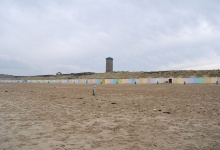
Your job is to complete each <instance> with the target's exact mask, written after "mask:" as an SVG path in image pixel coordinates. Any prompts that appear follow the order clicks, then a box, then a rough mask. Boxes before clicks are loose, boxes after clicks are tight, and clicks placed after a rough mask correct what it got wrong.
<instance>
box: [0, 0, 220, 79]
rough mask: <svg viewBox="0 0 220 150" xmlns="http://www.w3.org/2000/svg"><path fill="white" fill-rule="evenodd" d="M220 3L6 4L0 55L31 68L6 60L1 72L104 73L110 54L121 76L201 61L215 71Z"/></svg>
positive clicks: (0, 13) (51, 0)
mask: <svg viewBox="0 0 220 150" xmlns="http://www.w3.org/2000/svg"><path fill="white" fill-rule="evenodd" d="M219 4H220V2H219V1H217V0H213V1H207V0H194V1H190V0H184V1H174V0H165V1H162V0H156V1H155V0H154V1H152V0H139V1H133V0H111V1H110V0H105V1H103V0H82V1H77V0H73V1H72V0H65V1H61V0H48V1H43V0H38V1H34V0H30V1H27V0H21V1H16V0H7V1H1V2H0V52H1V55H4V56H9V57H12V58H21V59H22V60H24V61H25V62H28V63H27V64H29V65H30V66H31V69H30V67H27V68H26V69H23V70H22V71H19V70H18V69H16V70H14V69H13V68H10V67H8V63H6V62H5V61H4V62H2V63H1V70H2V72H1V73H10V74H20V73H18V72H21V75H22V74H25V75H28V74H32V75H34V74H41V73H44V74H51V73H53V72H54V73H56V72H58V71H61V72H66V73H67V72H70V73H71V72H81V71H95V72H104V71H105V58H106V57H108V56H111V57H113V58H114V68H115V70H118V71H119V70H129V71H143V70H145V69H146V70H147V71H151V70H161V69H163V70H171V69H187V68H196V67H195V65H197V66H198V69H199V63H201V64H202V66H201V65H200V66H201V69H218V68H220V65H219V62H218V61H217V60H218V59H219V58H220V50H219V48H220V45H219V42H218V41H219V39H220V36H219V35H220V15H219V14H220V10H219V8H218V6H219ZM207 55H208V56H209V57H207ZM212 56H214V57H212ZM210 58H212V59H213V61H209V60H210ZM4 64H5V65H4ZM10 64H13V61H12V62H11V63H10ZM25 64H26V63H24V64H21V66H24V65H25ZM194 64H195V65H194ZM17 65H18V66H19V63H17ZM12 66H13V65H12ZM27 66H28V65H27ZM3 68H5V69H4V70H3ZM17 68H19V67H17ZM6 70H7V71H6ZM56 70H57V71H56ZM3 71H5V72H3Z"/></svg>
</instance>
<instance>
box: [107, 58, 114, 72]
mask: <svg viewBox="0 0 220 150" xmlns="http://www.w3.org/2000/svg"><path fill="white" fill-rule="evenodd" d="M106 72H113V58H111V57H108V58H106Z"/></svg>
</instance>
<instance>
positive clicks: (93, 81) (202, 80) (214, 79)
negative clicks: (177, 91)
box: [0, 77, 220, 84]
mask: <svg viewBox="0 0 220 150" xmlns="http://www.w3.org/2000/svg"><path fill="white" fill-rule="evenodd" d="M0 82H1V83H72V84H74V83H75V84H162V83H174V84H204V83H206V84H218V83H220V77H204V78H139V79H66V80H65V79H62V80H0Z"/></svg>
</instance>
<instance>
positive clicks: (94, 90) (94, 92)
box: [92, 84, 96, 96]
mask: <svg viewBox="0 0 220 150" xmlns="http://www.w3.org/2000/svg"><path fill="white" fill-rule="evenodd" d="M95 94H96V85H95V84H93V93H92V95H93V96H95Z"/></svg>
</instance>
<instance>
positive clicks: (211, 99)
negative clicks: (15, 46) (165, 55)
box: [0, 83, 220, 150]
mask: <svg viewBox="0 0 220 150" xmlns="http://www.w3.org/2000/svg"><path fill="white" fill-rule="evenodd" d="M92 88H93V85H92V84H47V83H45V84H43V83H42V84H28V83H26V84H25V83H24V84H23V83H17V84H16V83H15V84H10V83H1V84H0V149H1V150H4V149H5V150H17V149H18V150H20V149H22V150H31V149H33V150H41V149H42V150H45V149H48V150H58V149H67V150H72V149H77V150H90V149H94V150H125V149H127V150H139V149H140V150H220V85H215V84H196V85H189V84H187V85H177V84H159V85H149V84H140V85H131V84H118V85H106V84H105V85H96V95H95V96H93V95H92Z"/></svg>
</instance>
